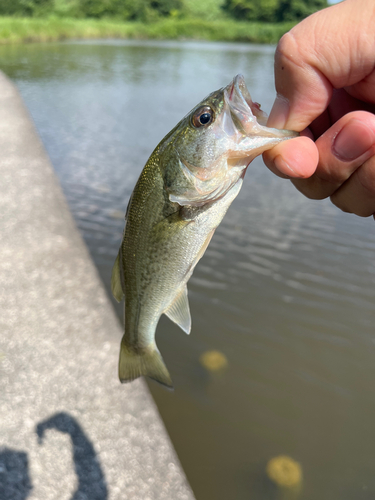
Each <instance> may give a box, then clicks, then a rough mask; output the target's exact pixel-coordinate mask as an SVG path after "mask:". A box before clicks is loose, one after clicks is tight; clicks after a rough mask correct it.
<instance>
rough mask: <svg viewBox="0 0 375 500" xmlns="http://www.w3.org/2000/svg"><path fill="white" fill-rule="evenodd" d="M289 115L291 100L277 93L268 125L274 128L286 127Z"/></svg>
mask: <svg viewBox="0 0 375 500" xmlns="http://www.w3.org/2000/svg"><path fill="white" fill-rule="evenodd" d="M288 116H289V101H288V99H287V98H286V97H284V96H282V95H281V94H277V97H276V99H275V102H274V103H273V106H272V109H271V113H270V116H269V118H268V122H267V126H268V127H273V128H284V127H285V124H286V122H287V119H288Z"/></svg>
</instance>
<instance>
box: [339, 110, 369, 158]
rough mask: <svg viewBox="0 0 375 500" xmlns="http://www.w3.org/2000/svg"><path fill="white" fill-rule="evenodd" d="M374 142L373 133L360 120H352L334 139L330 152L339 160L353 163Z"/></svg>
mask: <svg viewBox="0 0 375 500" xmlns="http://www.w3.org/2000/svg"><path fill="white" fill-rule="evenodd" d="M374 142H375V134H374V132H373V131H372V130H371V129H370V128H369V127H367V126H366V125H365V124H364V123H363V122H361V121H360V120H357V119H355V118H352V119H351V120H350V121H348V123H347V124H346V125H345V126H344V127H343V128H342V129H341V130H340V132H339V133H338V135H337V136H336V137H335V139H334V141H333V144H332V152H333V154H334V155H335V156H336V157H337V158H338V159H339V160H342V161H353V160H355V159H356V158H359V157H360V156H362V155H363V154H364V153H366V151H368V150H369V149H370V148H371V146H372V145H373V144H374Z"/></svg>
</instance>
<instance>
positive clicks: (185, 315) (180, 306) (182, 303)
mask: <svg viewBox="0 0 375 500" xmlns="http://www.w3.org/2000/svg"><path fill="white" fill-rule="evenodd" d="M164 314H166V315H167V316H168V318H169V319H170V320H172V321H174V322H175V323H176V324H177V325H178V326H179V327H180V328H182V330H183V331H184V332H185V333H187V334H189V333H190V329H191V317H190V309H189V301H188V296H187V286H186V285H184V286H183V287H182V288H181V289H180V290H179V291H178V292H177V295H176V297H175V298H174V300H173V302H172V303H171V304H170V305H169V307H168V309H166V310H165V311H164Z"/></svg>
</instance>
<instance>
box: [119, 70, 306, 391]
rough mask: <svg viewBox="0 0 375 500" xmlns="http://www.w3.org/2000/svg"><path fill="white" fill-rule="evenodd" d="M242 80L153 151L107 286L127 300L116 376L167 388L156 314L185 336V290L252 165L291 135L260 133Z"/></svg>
mask: <svg viewBox="0 0 375 500" xmlns="http://www.w3.org/2000/svg"><path fill="white" fill-rule="evenodd" d="M266 122H267V115H266V113H264V112H263V111H262V110H261V109H260V105H259V104H258V103H256V102H253V101H252V99H251V96H250V93H249V91H248V89H247V87H246V84H245V80H244V77H243V76H242V75H237V76H235V77H234V79H233V80H232V81H231V83H230V84H229V85H227V86H225V87H223V88H221V89H219V90H217V91H215V92H212V93H211V94H209V95H208V96H207V97H206V98H205V99H203V100H202V101H201V102H200V103H199V104H198V105H197V106H195V107H194V108H193V109H192V110H191V111H190V112H189V113H188V114H187V115H186V116H185V117H184V118H183V119H182V120H181V121H180V122H179V123H178V124H177V125H176V126H175V127H174V128H173V129H172V130H171V131H170V132H169V133H168V134H167V135H166V136H165V137H164V139H163V140H162V141H161V142H160V143H159V144H158V145H157V146H156V148H155V150H154V151H153V153H152V154H151V156H150V158H149V159H148V161H147V163H146V165H145V167H144V169H143V171H142V173H141V175H140V177H139V179H138V181H137V183H136V186H135V188H134V190H133V193H132V195H131V197H130V200H129V203H128V207H127V210H126V215H125V229H124V234H123V239H122V243H121V245H120V249H119V252H118V255H117V258H116V261H115V264H114V266H113V270H112V277H111V288H112V293H113V296H114V298H115V299H116V300H117V301H118V302H120V301H121V300H122V299H123V298H124V297H125V303H124V304H125V332H124V335H123V337H122V340H121V347H120V358H119V378H120V381H121V382H130V381H132V380H134V379H136V378H138V377H140V376H147V377H149V378H151V379H153V380H156V381H157V382H159V383H160V384H162V385H164V386H166V387H167V388H173V384H172V380H171V376H170V374H169V372H168V369H167V367H166V365H165V363H164V360H163V358H162V356H161V354H160V352H159V350H158V348H157V345H156V342H155V331H156V327H157V324H158V321H159V318H160V316H161V315H162V314H165V315H166V316H167V317H168V318H169V319H171V320H172V321H174V322H175V323H176V324H177V325H178V326H179V327H180V328H181V329H182V330H183V331H184V332H186V333H187V334H188V333H190V330H191V315H190V310H189V303H188V291H187V282H188V281H189V278H190V276H191V275H192V273H193V271H194V268H195V266H196V265H197V263H198V261H199V260H200V259H201V257H202V256H203V254H204V252H205V250H206V248H207V246H208V244H209V243H210V240H211V238H212V236H213V234H214V232H215V229H216V228H217V227H218V225H219V224H220V222H221V221H222V219H223V217H224V215H225V213H226V212H227V210H228V208H229V206H230V204H231V203H232V202H233V200H234V199H235V198H236V196H237V195H238V193H239V191H240V189H241V186H242V183H243V179H244V175H245V172H246V169H247V167H248V166H249V164H250V162H251V161H252V160H253V159H254V158H255V157H256V156H258V155H259V154H261V153H263V152H264V151H266V150H267V149H270V148H272V147H274V146H275V145H276V144H278V143H279V142H281V141H284V140H287V139H290V138H292V137H295V136H296V135H298V134H297V133H296V132H293V131H288V130H278V129H274V128H269V127H267V126H266Z"/></svg>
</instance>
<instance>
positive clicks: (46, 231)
mask: <svg viewBox="0 0 375 500" xmlns="http://www.w3.org/2000/svg"><path fill="white" fill-rule="evenodd" d="M0 179H1V184H0V332H1V333H0V384H1V387H0V409H1V410H0V411H1V417H0V498H1V500H21V499H26V498H28V499H35V500H36V499H37V500H54V499H56V500H65V499H66V500H68V499H70V498H74V499H75V500H78V499H80V500H83V499H87V500H106V499H122V500H123V499H128V498H129V499H133V500H136V499H139V500H152V499H158V500H163V499H165V500H193V498H194V497H193V494H192V492H191V489H190V487H189V485H188V484H187V481H186V478H185V476H184V473H183V471H182V469H181V466H180V464H179V462H178V459H177V457H176V454H175V452H174V450H173V447H172V445H171V443H170V440H169V437H168V435H167V433H166V431H165V429H164V426H163V424H162V422H161V419H160V416H159V414H158V412H157V409H156V407H155V404H154V402H153V400H152V398H151V396H150V394H149V392H148V390H147V387H146V385H145V384H144V382H143V381H141V380H139V381H136V382H134V383H132V384H129V385H123V386H121V385H120V383H119V382H118V380H117V360H118V350H119V343H120V339H121V335H122V332H121V328H120V325H119V323H118V320H117V318H116V317H115V314H114V312H113V310H112V306H111V304H110V302H109V300H108V298H107V296H106V293H105V291H104V289H103V286H102V284H101V282H100V280H99V278H98V275H97V272H96V269H95V267H94V264H93V263H92V261H91V258H90V256H89V253H88V251H87V249H86V247H85V245H84V243H83V241H82V239H81V236H80V235H79V233H78V231H77V229H76V226H75V224H74V221H73V219H72V216H71V214H70V212H69V209H68V207H67V204H66V201H65V199H64V197H63V194H62V191H61V189H60V186H59V184H58V182H57V180H56V178H55V174H54V172H53V169H52V167H51V164H50V161H49V159H48V157H47V155H46V153H45V151H44V148H43V146H42V144H41V141H40V139H39V137H38V135H37V133H36V131H35V128H34V126H33V124H32V121H31V119H30V117H29V114H28V112H27V110H26V109H25V106H24V104H23V102H22V100H21V98H20V96H19V94H18V92H17V90H16V89H15V87H14V85H13V84H12V83H11V82H10V81H9V80H8V79H7V78H6V77H5V76H4V75H3V74H0ZM171 398H173V395H171Z"/></svg>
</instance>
